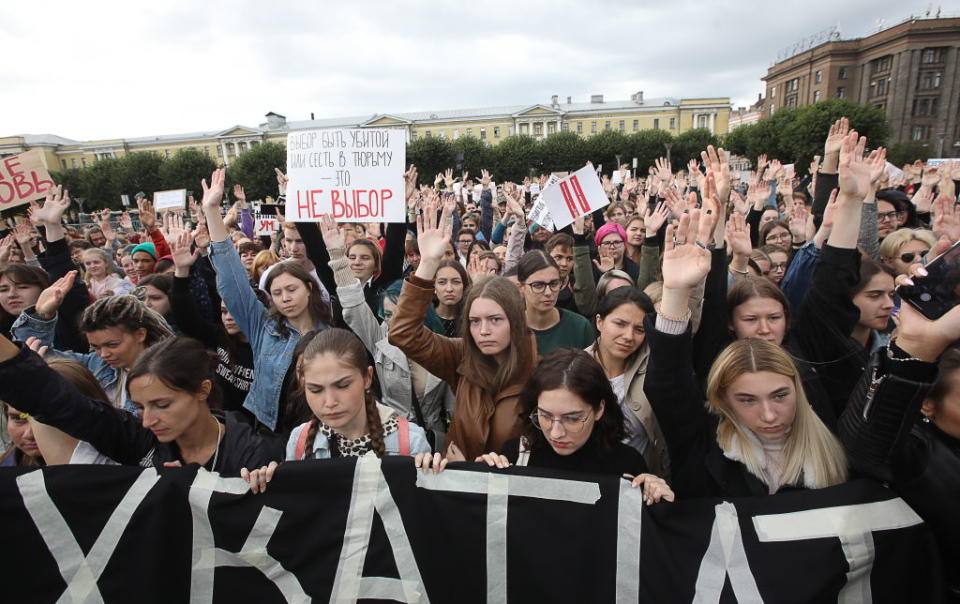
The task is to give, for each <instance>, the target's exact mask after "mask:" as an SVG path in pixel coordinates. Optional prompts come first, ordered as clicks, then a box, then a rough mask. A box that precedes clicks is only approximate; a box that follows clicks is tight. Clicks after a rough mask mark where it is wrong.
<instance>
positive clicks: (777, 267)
mask: <svg viewBox="0 0 960 604" xmlns="http://www.w3.org/2000/svg"><path fill="white" fill-rule="evenodd" d="M785 270H787V263H786V262H778V263H776V264H771V265H770V272H771V273H772V272H774V271H776V272H778V273H782V272H783V271H785Z"/></svg>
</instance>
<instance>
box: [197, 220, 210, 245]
mask: <svg viewBox="0 0 960 604" xmlns="http://www.w3.org/2000/svg"><path fill="white" fill-rule="evenodd" d="M193 242H194V243H196V244H197V248H198V249H200V250H205V249H207V247H209V246H210V231H208V230H207V223H206V221H205V220H201V221H200V222H199V223H197V228H195V229H193Z"/></svg>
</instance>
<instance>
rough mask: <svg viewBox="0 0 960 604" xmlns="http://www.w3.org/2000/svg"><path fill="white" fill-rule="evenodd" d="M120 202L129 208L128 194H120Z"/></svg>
mask: <svg viewBox="0 0 960 604" xmlns="http://www.w3.org/2000/svg"><path fill="white" fill-rule="evenodd" d="M120 203H121V204H123V207H125V208H129V207H130V196H129V195H121V196H120Z"/></svg>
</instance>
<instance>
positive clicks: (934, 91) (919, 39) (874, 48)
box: [763, 18, 960, 157]
mask: <svg viewBox="0 0 960 604" xmlns="http://www.w3.org/2000/svg"><path fill="white" fill-rule="evenodd" d="M763 80H764V82H765V83H766V102H765V106H764V114H765V115H771V114H773V113H774V112H775V111H776V110H777V109H780V108H783V107H803V106H806V105H811V104H813V103H816V102H818V101H820V100H823V99H828V98H847V99H850V100H853V101H855V102H858V103H863V104H870V105H874V106H876V107H879V108H880V109H883V110H884V112H886V114H887V117H888V118H889V120H890V126H891V136H890V143H891V144H893V143H904V142H918V143H924V144H927V145H929V148H930V151H931V154H932V155H934V156H937V157H960V119H958V118H960V18H944V19H940V18H937V19H927V18H911V19H908V20H906V21H904V22H903V23H900V24H899V25H895V26H893V27H890V28H888V29H885V30H882V31H879V32H877V33H875V34H873V35H871V36H867V37H865V38H860V39H855V40H831V41H828V42H825V43H823V44H820V45H818V46H816V47H814V48H811V49H809V50H805V51H803V52H800V53H798V54H795V55H794V56H792V57H790V58H788V59H785V60H783V61H780V62H779V63H777V64H775V65H774V66H772V67H771V68H770V69H769V70H768V71H767V75H766V76H765V77H764V78H763Z"/></svg>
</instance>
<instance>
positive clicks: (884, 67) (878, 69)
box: [870, 55, 893, 74]
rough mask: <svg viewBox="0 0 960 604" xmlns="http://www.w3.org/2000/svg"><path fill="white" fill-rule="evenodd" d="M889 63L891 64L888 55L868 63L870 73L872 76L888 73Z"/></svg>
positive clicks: (891, 61) (890, 58)
mask: <svg viewBox="0 0 960 604" xmlns="http://www.w3.org/2000/svg"><path fill="white" fill-rule="evenodd" d="M891 63H893V60H892V57H891V56H890V55H887V56H885V57H880V58H879V59H874V60H873V61H870V73H871V74H874V73H882V72H884V71H890V64H891Z"/></svg>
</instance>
